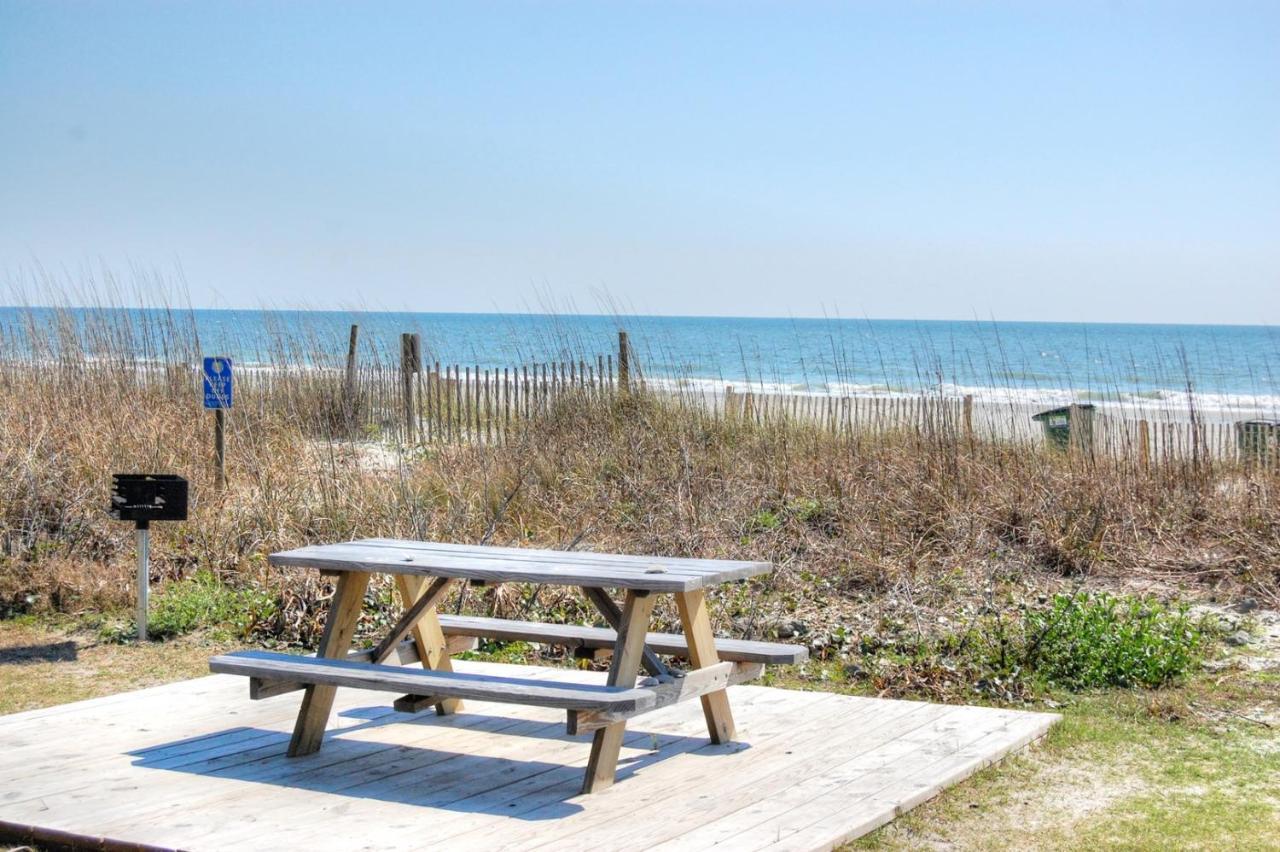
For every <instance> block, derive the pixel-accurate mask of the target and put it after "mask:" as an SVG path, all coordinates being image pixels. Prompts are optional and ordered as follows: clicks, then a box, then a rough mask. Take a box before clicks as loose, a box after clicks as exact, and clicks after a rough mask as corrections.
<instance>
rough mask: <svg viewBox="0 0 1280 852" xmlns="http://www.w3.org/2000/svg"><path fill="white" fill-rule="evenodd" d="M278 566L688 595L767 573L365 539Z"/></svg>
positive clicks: (726, 564)
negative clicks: (675, 592) (689, 592)
mask: <svg viewBox="0 0 1280 852" xmlns="http://www.w3.org/2000/svg"><path fill="white" fill-rule="evenodd" d="M268 558H269V561H270V562H271V563H272V564H273V565H278V566H281V567H305V568H317V569H320V570H322V571H324V570H344V569H349V570H370V571H377V572H384V573H403V574H431V575H434V576H448V577H461V578H466V579H479V580H488V581H491V582H543V583H549V584H559V585H579V586H601V587H604V588H639V589H650V590H652V591H686V590H690V589H694V588H701V587H702V586H703V585H709V584H718V583H723V582H728V581H731V580H737V579H743V578H746V577H750V576H754V575H757V574H763V573H767V572H768V571H770V570H772V566H770V565H769V563H767V562H741V561H728V560H710V559H672V558H667V557H640V556H624V555H611V554H589V553H580V552H577V551H573V552H567V551H554V550H552V551H547V550H522V549H520V548H493V547H480V546H470V545H453V544H444V543H439V542H412V541H396V540H389V539H366V540H362V541H355V542H345V543H341V544H329V545H312V546H308V547H302V548H298V549H296V550H291V551H285V552H281V553H274V554H271V556H270V557H268Z"/></svg>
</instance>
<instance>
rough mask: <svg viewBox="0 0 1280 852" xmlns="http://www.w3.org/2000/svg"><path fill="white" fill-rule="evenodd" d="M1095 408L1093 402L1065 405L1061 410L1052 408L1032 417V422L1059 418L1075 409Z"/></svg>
mask: <svg viewBox="0 0 1280 852" xmlns="http://www.w3.org/2000/svg"><path fill="white" fill-rule="evenodd" d="M1094 407H1095V406H1094V405H1093V403H1091V402H1082V403H1078V404H1075V405H1064V406H1061V407H1060V408H1050V409H1049V410H1048V411H1041V412H1040V413H1039V414H1033V415H1031V419H1032V420H1047V419H1048V418H1050V417H1057V416H1061V415H1063V414H1066V413H1068V412H1069V411H1071V409H1073V408H1088V409H1093V408H1094Z"/></svg>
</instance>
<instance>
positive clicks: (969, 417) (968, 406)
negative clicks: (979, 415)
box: [964, 393, 973, 444]
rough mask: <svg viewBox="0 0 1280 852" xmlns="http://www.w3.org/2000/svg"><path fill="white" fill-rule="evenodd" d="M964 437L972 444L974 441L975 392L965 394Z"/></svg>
mask: <svg viewBox="0 0 1280 852" xmlns="http://www.w3.org/2000/svg"><path fill="white" fill-rule="evenodd" d="M964 437H965V440H966V441H968V442H969V443H970V444H972V443H973V394H971V393H967V394H965V395H964Z"/></svg>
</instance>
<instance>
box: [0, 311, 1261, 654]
mask: <svg viewBox="0 0 1280 852" xmlns="http://www.w3.org/2000/svg"><path fill="white" fill-rule="evenodd" d="M80 316H81V315H79V314H76V313H74V312H70V311H61V312H58V311H54V312H52V314H42V315H41V316H40V318H39V319H38V320H37V319H35V318H33V319H31V320H30V322H31V323H32V325H31V326H30V328H29V329H28V335H27V337H26V338H25V339H21V340H19V339H18V338H16V337H15V336H14V335H12V334H11V335H9V337H7V338H6V340H5V349H4V351H3V353H2V354H3V358H0V522H2V525H3V551H2V552H3V557H2V560H0V607H3V609H4V611H6V612H20V611H26V610H40V609H52V610H58V611H67V612H82V611H97V610H102V609H110V608H115V607H124V606H127V605H128V603H129V601H130V599H131V597H132V582H131V571H132V561H131V560H132V539H131V535H130V530H129V529H128V527H127V526H125V525H121V524H119V523H114V522H112V521H110V520H109V519H108V518H107V516H106V513H105V508H106V505H107V500H108V489H109V480H110V474H111V473H112V472H113V471H124V470H150V471H171V472H177V473H181V474H182V475H184V476H186V477H187V478H188V479H189V480H190V481H191V489H192V492H191V493H192V504H191V518H190V520H189V521H188V522H186V523H182V524H171V525H160V526H159V527H158V528H157V530H156V532H155V537H156V542H155V546H154V553H155V558H154V571H155V579H156V580H157V581H159V582H165V581H169V580H173V579H176V578H180V577H183V576H186V575H189V574H190V573H192V572H193V571H195V570H197V569H206V570H209V571H211V572H214V573H215V574H216V575H217V576H219V577H221V578H222V579H224V580H225V581H226V582H228V583H230V584H233V585H246V584H252V585H255V586H260V587H262V588H265V589H267V590H268V591H270V592H271V593H273V594H275V595H277V596H278V599H279V601H280V606H279V607H278V609H277V611H276V612H275V613H274V614H273V616H272V620H271V621H270V623H268V624H264V625H261V629H262V630H263V631H264V632H267V633H270V634H273V635H275V636H278V637H280V638H283V639H286V640H290V641H293V640H301V641H306V640H308V639H309V638H312V637H313V636H314V632H315V630H316V625H317V620H316V614H317V612H318V611H319V609H320V608H321V606H322V604H323V598H324V595H325V594H326V587H325V586H324V585H323V584H321V583H320V582H319V579H318V578H317V577H315V576H313V575H310V574H300V573H280V572H277V571H274V570H272V569H270V568H269V567H268V566H267V565H266V562H265V554H267V553H269V552H271V551H273V550H278V549H283V548H288V547H294V546H297V545H300V544H303V543H307V542H326V541H339V540H345V539H350V538H355V537H361V536H375V535H377V536H403V537H408V538H419V539H441V540H450V541H459V542H486V543H493V544H503V545H514V546H532V547H549V548H570V547H572V548H582V549H594V550H601V551H622V552H640V553H664V554H672V555H689V556H694V555H696V556H702V557H712V558H714V557H724V558H750V559H764V560H768V561H770V562H773V563H774V564H775V565H777V566H778V570H777V571H776V572H775V573H774V574H773V575H772V576H770V577H768V578H765V579H762V580H759V581H753V582H752V583H750V584H745V585H739V586H733V587H729V588H726V589H723V590H720V592H718V594H719V595H720V597H721V600H720V601H719V605H718V606H717V608H716V612H717V614H718V618H721V619H723V620H724V621H725V623H723V624H721V625H719V626H720V627H721V629H725V630H731V631H733V632H736V633H739V634H743V635H769V634H773V635H776V634H779V633H781V634H783V635H785V634H787V633H789V632H795V631H797V630H799V631H809V632H810V633H812V634H818V633H821V632H823V631H831V630H835V629H837V628H839V627H843V626H851V627H853V628H855V629H857V628H859V626H866V625H869V624H874V623H876V622H877V621H883V620H884V619H899V620H901V619H906V620H908V621H914V622H915V626H916V628H917V629H925V628H926V627H927V624H928V623H932V622H934V621H936V620H937V619H939V618H942V619H944V620H945V618H946V617H947V615H948V614H951V615H954V614H955V613H956V612H957V611H960V610H962V609H965V608H974V607H981V606H982V605H983V601H987V600H991V599H992V597H993V596H995V595H999V594H1009V593H1016V594H1027V595H1034V594H1038V593H1041V592H1047V591H1049V590H1054V589H1059V588H1062V587H1064V586H1074V585H1080V584H1083V585H1105V586H1108V587H1124V588H1140V589H1143V590H1155V591H1157V592H1168V593H1174V592H1177V593H1180V594H1189V595H1192V596H1212V595H1225V596H1235V595H1243V594H1249V595H1253V596H1255V597H1258V598H1261V599H1262V600H1264V601H1269V602H1271V603H1273V604H1274V603H1280V598H1278V597H1277V585H1278V583H1280V569H1278V567H1277V566H1280V510H1278V508H1277V501H1276V487H1277V485H1278V484H1280V481H1278V479H1277V475H1276V473H1275V471H1274V470H1268V469H1264V468H1257V467H1248V466H1242V465H1239V464H1235V463H1231V462H1225V461H1223V462H1215V463H1213V464H1199V465H1195V466H1189V465H1185V464H1184V465H1154V466H1152V467H1151V468H1150V469H1147V470H1143V469H1140V468H1138V467H1136V466H1135V465H1133V464H1131V463H1127V462H1123V463H1122V462H1119V461H1113V460H1108V459H1106V458H1085V457H1082V456H1081V455H1079V454H1074V455H1073V454H1058V453H1052V452H1047V451H1045V450H1044V449H1042V448H1038V447H1033V446H1028V445H1027V444H1025V443H1002V442H998V441H989V440H975V439H971V438H970V437H969V436H967V435H965V434H963V432H962V431H961V430H960V429H958V428H954V426H953V427H952V428H942V429H936V430H931V431H928V432H923V431H919V430H899V431H875V432H870V431H859V430H852V431H832V430H828V429H824V428H822V427H821V425H820V424H818V423H815V422H811V421H804V420H785V421H776V422H768V423H756V422H754V421H753V420H747V419H744V418H732V417H730V418H724V417H719V416H713V413H712V412H710V411H708V409H707V407H705V406H701V405H698V404H694V403H692V402H690V401H689V400H687V399H684V398H682V397H680V396H674V397H673V396H671V395H663V394H657V393H649V392H644V391H638V392H636V393H632V394H629V395H604V394H565V395H563V396H561V397H559V398H557V399H556V400H555V401H554V403H553V404H550V405H548V406H547V407H546V409H545V410H544V411H542V412H541V413H539V414H538V415H537V416H535V417H534V418H532V419H531V420H529V421H528V422H527V423H523V424H522V425H521V428H520V429H519V430H518V431H517V432H516V433H514V434H513V436H512V437H511V439H510V440H507V441H505V442H493V443H486V442H475V443H465V444H464V443H436V444H428V445H416V446H408V447H406V446H401V445H399V444H397V443H396V442H395V441H393V440H390V439H388V440H380V439H378V438H377V437H376V436H375V437H370V434H371V433H370V432H369V430H367V429H361V430H351V429H350V428H348V424H347V422H346V421H345V420H344V418H343V417H342V416H341V398H342V375H341V371H340V370H336V369H334V370H328V369H320V368H323V367H326V366H332V365H334V364H335V362H336V359H337V358H338V357H339V353H341V352H342V351H343V348H344V345H345V342H344V341H322V340H316V339H310V338H307V337H305V336H304V337H298V336H290V335H291V334H293V333H291V332H288V331H286V330H285V329H284V328H283V327H282V328H281V330H280V331H279V333H278V337H277V339H276V340H274V341H273V343H272V346H271V347H270V355H269V360H270V362H271V364H270V366H271V369H270V370H269V371H267V372H265V373H263V378H261V379H260V380H258V381H250V382H246V383H244V384H243V385H242V386H241V387H240V388H239V389H238V391H237V393H238V398H237V402H236V408H235V409H234V411H233V412H232V415H231V417H230V420H229V422H230V433H229V437H228V447H229V456H228V462H227V467H228V472H229V483H228V486H227V488H226V489H225V491H219V490H218V489H217V487H216V485H215V482H214V476H213V470H212V456H211V428H212V427H211V421H210V418H209V416H208V414H207V413H206V412H204V411H202V410H201V408H200V401H199V397H198V394H197V374H196V372H195V364H196V363H197V359H198V355H199V352H200V349H199V344H198V340H196V338H195V336H194V335H195V332H194V326H193V324H192V323H191V322H190V318H189V317H188V316H186V315H185V314H184V313H183V312H182V311H171V312H169V313H167V314H164V315H161V316H160V317H158V318H156V317H152V318H151V319H148V320H146V321H145V327H139V323H140V320H139V319H138V315H136V314H129V313H127V312H105V313H103V314H102V315H101V316H100V317H98V318H96V319H94V320H93V321H91V322H89V323H87V324H85V323H83V322H82V321H81V318H80ZM583 354H584V356H585V355H593V354H594V353H583ZM382 367H385V368H386V370H385V372H386V374H387V375H392V376H393V375H394V369H392V368H391V366H390V365H380V366H379V369H381V368H382ZM371 416H372V421H371V422H376V420H377V416H378V415H377V413H376V412H374V413H372V415H371ZM387 416H388V417H391V416H394V414H393V413H389V414H388V415H387ZM383 434H388V435H390V434H392V433H391V432H390V431H387V432H385V433H383ZM375 435H376V430H375ZM380 592H381V594H382V595H383V597H384V598H386V599H387V600H389V591H387V590H386V589H385V588H382V589H381V590H380ZM460 594H462V595H464V596H466V597H465V598H460V599H456V600H454V601H450V602H449V603H448V604H446V605H447V606H448V607H451V608H462V609H467V610H475V611H481V612H486V613H489V612H492V613H496V614H499V615H508V616H524V615H542V616H549V617H555V618H575V617H583V616H585V615H586V612H585V611H584V610H583V609H582V608H581V604H580V603H579V602H578V601H577V599H576V598H574V597H573V596H572V595H570V594H568V593H566V592H564V591H562V590H557V589H550V588H548V589H529V588H519V587H500V588H498V589H487V590H484V591H483V592H478V591H475V590H463V591H462V592H461V593H460ZM663 617H666V618H671V617H672V614H671V613H665V614H664V615H663ZM796 622H798V623H799V624H796ZM922 625H925V626H923V627H922Z"/></svg>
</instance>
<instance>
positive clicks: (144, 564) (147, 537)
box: [136, 412, 222, 642]
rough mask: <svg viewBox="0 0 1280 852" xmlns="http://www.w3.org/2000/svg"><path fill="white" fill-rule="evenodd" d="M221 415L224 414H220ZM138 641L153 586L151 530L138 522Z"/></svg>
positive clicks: (141, 637)
mask: <svg viewBox="0 0 1280 852" xmlns="http://www.w3.org/2000/svg"><path fill="white" fill-rule="evenodd" d="M218 413H219V414H221V413H222V412H218ZM136 535H137V538H138V641H139V642H145V641H147V598H148V596H149V592H150V586H151V530H150V529H149V524H148V523H147V522H146V521H139V522H138V529H137V532H136Z"/></svg>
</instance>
